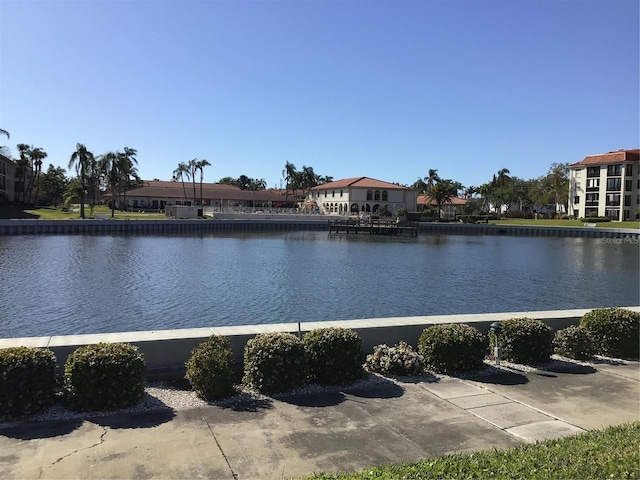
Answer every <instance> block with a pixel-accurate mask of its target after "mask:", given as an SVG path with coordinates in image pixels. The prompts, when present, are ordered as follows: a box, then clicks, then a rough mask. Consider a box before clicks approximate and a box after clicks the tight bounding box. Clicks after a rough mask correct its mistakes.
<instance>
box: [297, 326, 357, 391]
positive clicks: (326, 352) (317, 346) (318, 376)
mask: <svg viewBox="0 0 640 480" xmlns="http://www.w3.org/2000/svg"><path fill="white" fill-rule="evenodd" d="M302 344H303V345H304V347H305V348H306V350H307V358H308V359H309V368H310V374H311V377H312V378H313V379H315V381H317V382H318V383H319V384H320V385H349V384H351V383H353V382H355V381H356V380H359V379H361V378H362V377H363V376H364V370H363V368H362V360H363V358H362V340H361V339H360V337H359V336H358V334H357V333H356V332H354V331H353V330H349V329H347V328H319V329H317V330H312V331H310V332H308V333H307V334H305V336H304V337H303V338H302Z"/></svg>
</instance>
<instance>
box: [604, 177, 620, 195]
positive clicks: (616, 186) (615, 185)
mask: <svg viewBox="0 0 640 480" xmlns="http://www.w3.org/2000/svg"><path fill="white" fill-rule="evenodd" d="M621 186H622V179H620V178H607V192H619V191H620V187H621Z"/></svg>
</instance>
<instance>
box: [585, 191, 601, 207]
mask: <svg viewBox="0 0 640 480" xmlns="http://www.w3.org/2000/svg"><path fill="white" fill-rule="evenodd" d="M599 201H600V194H599V193H587V198H586V204H587V205H592V206H593V205H598V202H599Z"/></svg>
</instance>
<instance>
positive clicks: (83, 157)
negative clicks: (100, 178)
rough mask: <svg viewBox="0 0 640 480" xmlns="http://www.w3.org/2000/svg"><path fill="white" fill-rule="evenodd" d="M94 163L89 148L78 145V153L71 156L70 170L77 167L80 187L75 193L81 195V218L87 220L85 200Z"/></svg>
mask: <svg viewBox="0 0 640 480" xmlns="http://www.w3.org/2000/svg"><path fill="white" fill-rule="evenodd" d="M93 162H95V158H94V156H93V153H91V152H90V151H89V150H87V147H85V146H84V145H83V144H82V143H78V144H76V151H75V152H73V153H72V154H71V159H70V160H69V166H68V168H69V169H72V168H74V167H75V169H76V174H77V175H78V177H80V186H79V187H78V188H76V190H75V193H80V218H85V215H84V200H85V196H86V192H87V170H88V169H89V167H90V166H91V165H92V163H93ZM74 188H75V187H74Z"/></svg>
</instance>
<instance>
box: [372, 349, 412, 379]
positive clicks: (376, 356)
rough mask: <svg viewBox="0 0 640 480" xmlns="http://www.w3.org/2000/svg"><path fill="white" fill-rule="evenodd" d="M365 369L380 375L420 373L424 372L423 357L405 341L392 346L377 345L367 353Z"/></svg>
mask: <svg viewBox="0 0 640 480" xmlns="http://www.w3.org/2000/svg"><path fill="white" fill-rule="evenodd" d="M365 369H366V370H367V371H369V372H374V373H379V374H381V375H399V376H414V375H420V374H422V373H423V372H424V357H423V356H422V355H420V354H419V353H418V352H416V351H415V350H414V349H413V348H411V345H409V344H407V343H405V342H400V343H398V344H396V345H394V346H393V347H389V346H387V345H377V346H375V347H374V348H373V353H372V354H370V355H367V359H366V362H365Z"/></svg>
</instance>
